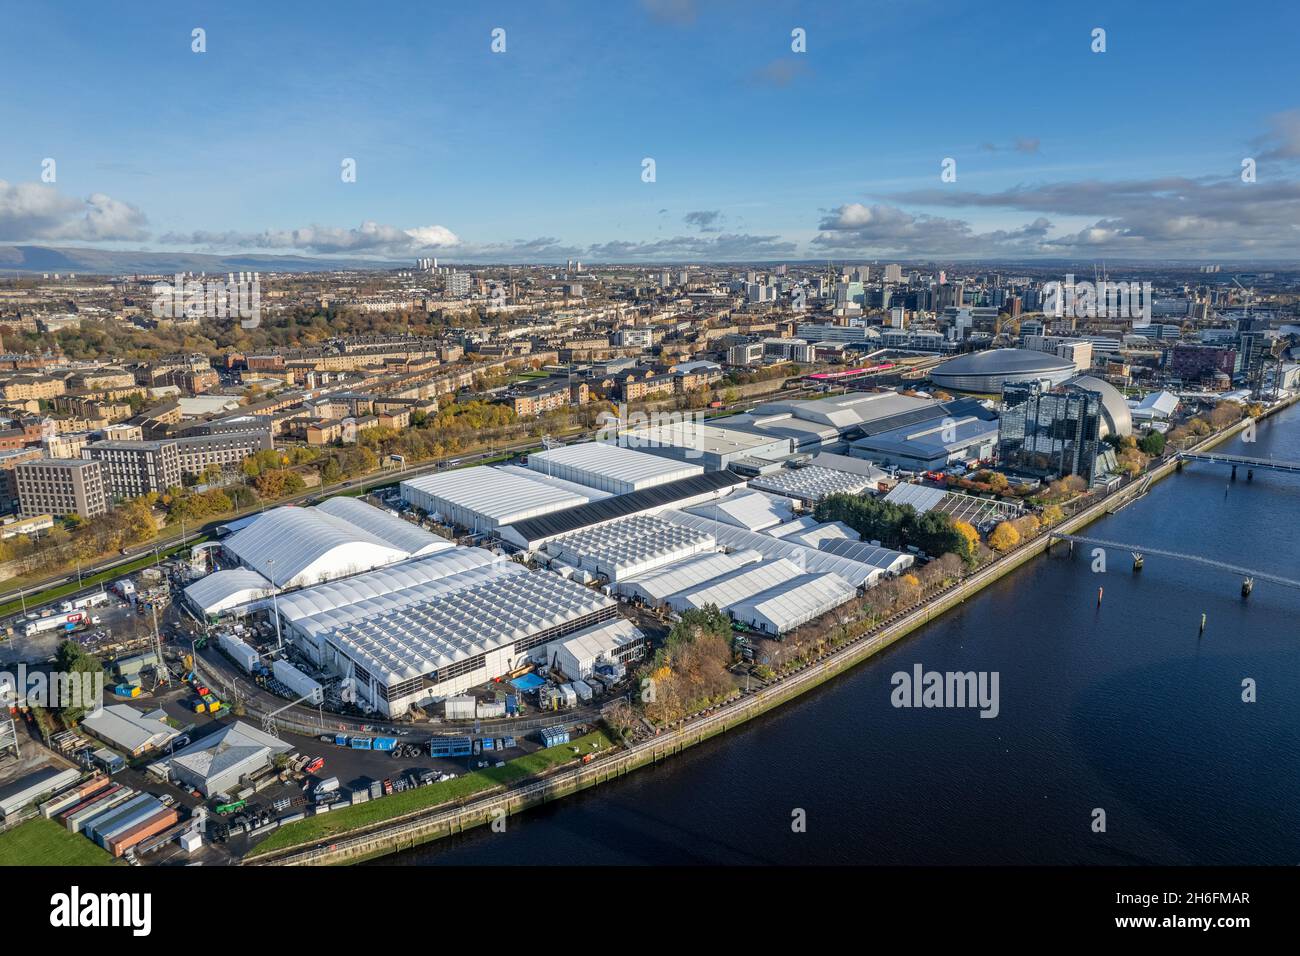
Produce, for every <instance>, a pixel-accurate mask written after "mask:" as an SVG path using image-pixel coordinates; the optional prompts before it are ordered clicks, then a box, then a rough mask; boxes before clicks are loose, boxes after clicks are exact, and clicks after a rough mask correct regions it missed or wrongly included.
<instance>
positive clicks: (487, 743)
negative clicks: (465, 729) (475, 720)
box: [480, 737, 496, 753]
mask: <svg viewBox="0 0 1300 956" xmlns="http://www.w3.org/2000/svg"><path fill="white" fill-rule="evenodd" d="M480 743H481V744H482V745H483V752H484V753H487V752H488V751H489V750H495V749H496V744H495V743H493V741H492V738H491V737H484V738H483V739H482V741H480Z"/></svg>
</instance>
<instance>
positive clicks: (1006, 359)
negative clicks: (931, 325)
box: [930, 349, 1075, 392]
mask: <svg viewBox="0 0 1300 956" xmlns="http://www.w3.org/2000/svg"><path fill="white" fill-rule="evenodd" d="M1074 371H1075V368H1074V363H1073V362H1070V361H1068V360H1066V359H1063V358H1060V357H1059V356H1056V355H1052V354H1051V353H1050V352H1036V351H1034V350H1033V349H989V350H988V351H985V352H972V353H970V354H969V355H960V356H958V357H957V358H955V359H950V360H949V361H947V362H944V363H943V364H941V365H938V366H936V367H935V369H934V370H933V371H932V372H931V373H930V380H931V381H932V382H934V384H935V385H937V386H940V387H942V388H951V389H956V390H957V391H963V392H996V391H999V390H1000V389H1001V388H1002V386H1003V385H1004V384H1006V383H1009V382H1032V381H1045V382H1048V383H1049V384H1051V385H1059V384H1060V383H1061V382H1063V381H1065V379H1067V378H1069V377H1070V376H1071V375H1072V374H1073V373H1074Z"/></svg>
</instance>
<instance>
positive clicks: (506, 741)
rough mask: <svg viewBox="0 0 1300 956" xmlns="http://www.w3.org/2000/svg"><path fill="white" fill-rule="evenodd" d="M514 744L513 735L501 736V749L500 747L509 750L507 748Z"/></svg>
mask: <svg viewBox="0 0 1300 956" xmlns="http://www.w3.org/2000/svg"><path fill="white" fill-rule="evenodd" d="M514 745H515V738H514V737H502V738H501V749H502V750H509V749H510V748H511V747H513V746H514Z"/></svg>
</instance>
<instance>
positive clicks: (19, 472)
mask: <svg viewBox="0 0 1300 956" xmlns="http://www.w3.org/2000/svg"><path fill="white" fill-rule="evenodd" d="M14 478H15V481H16V483H17V485H18V502H19V504H18V508H19V511H21V512H22V514H23V515H26V516H30V515H40V514H51V515H78V516H80V517H82V518H94V517H96V516H97V515H102V514H104V512H106V511H107V510H108V495H107V492H106V490H105V488H104V473H103V468H102V467H101V466H100V463H99V462H97V461H87V460H85V459H82V458H38V459H37V460H36V461H25V462H21V463H19V464H18V465H16V466H14Z"/></svg>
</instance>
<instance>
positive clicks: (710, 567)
mask: <svg viewBox="0 0 1300 956" xmlns="http://www.w3.org/2000/svg"><path fill="white" fill-rule="evenodd" d="M761 560H763V555H762V552H759V551H732V552H730V553H723V552H721V551H710V552H706V553H704V554H697V555H694V556H692V557H689V558H686V559H685V560H682V561H676V562H674V563H673V564H670V565H668V566H667V567H664V568H659V569H658V570H655V571H651V572H649V573H647V574H637V575H633V576H632V577H629V578H625V579H623V580H621V581H619V582H618V584H617V585H616V587H615V590H616V591H617V592H618V593H619V594H624V595H627V596H629V597H639V598H640V599H641V600H643V601H645V602H646V603H647V604H650V605H652V606H658V605H660V604H663V603H664V601H666V600H667V599H668V596H669V595H671V594H676V593H677V592H678V591H684V590H686V589H687V588H691V587H694V586H695V585H697V584H702V583H704V582H705V581H712V580H713V579H714V578H717V577H721V576H722V575H724V574H728V573H730V572H732V571H737V570H739V569H740V568H742V567H744V566H745V565H747V564H754V563H756V562H758V561H761Z"/></svg>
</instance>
